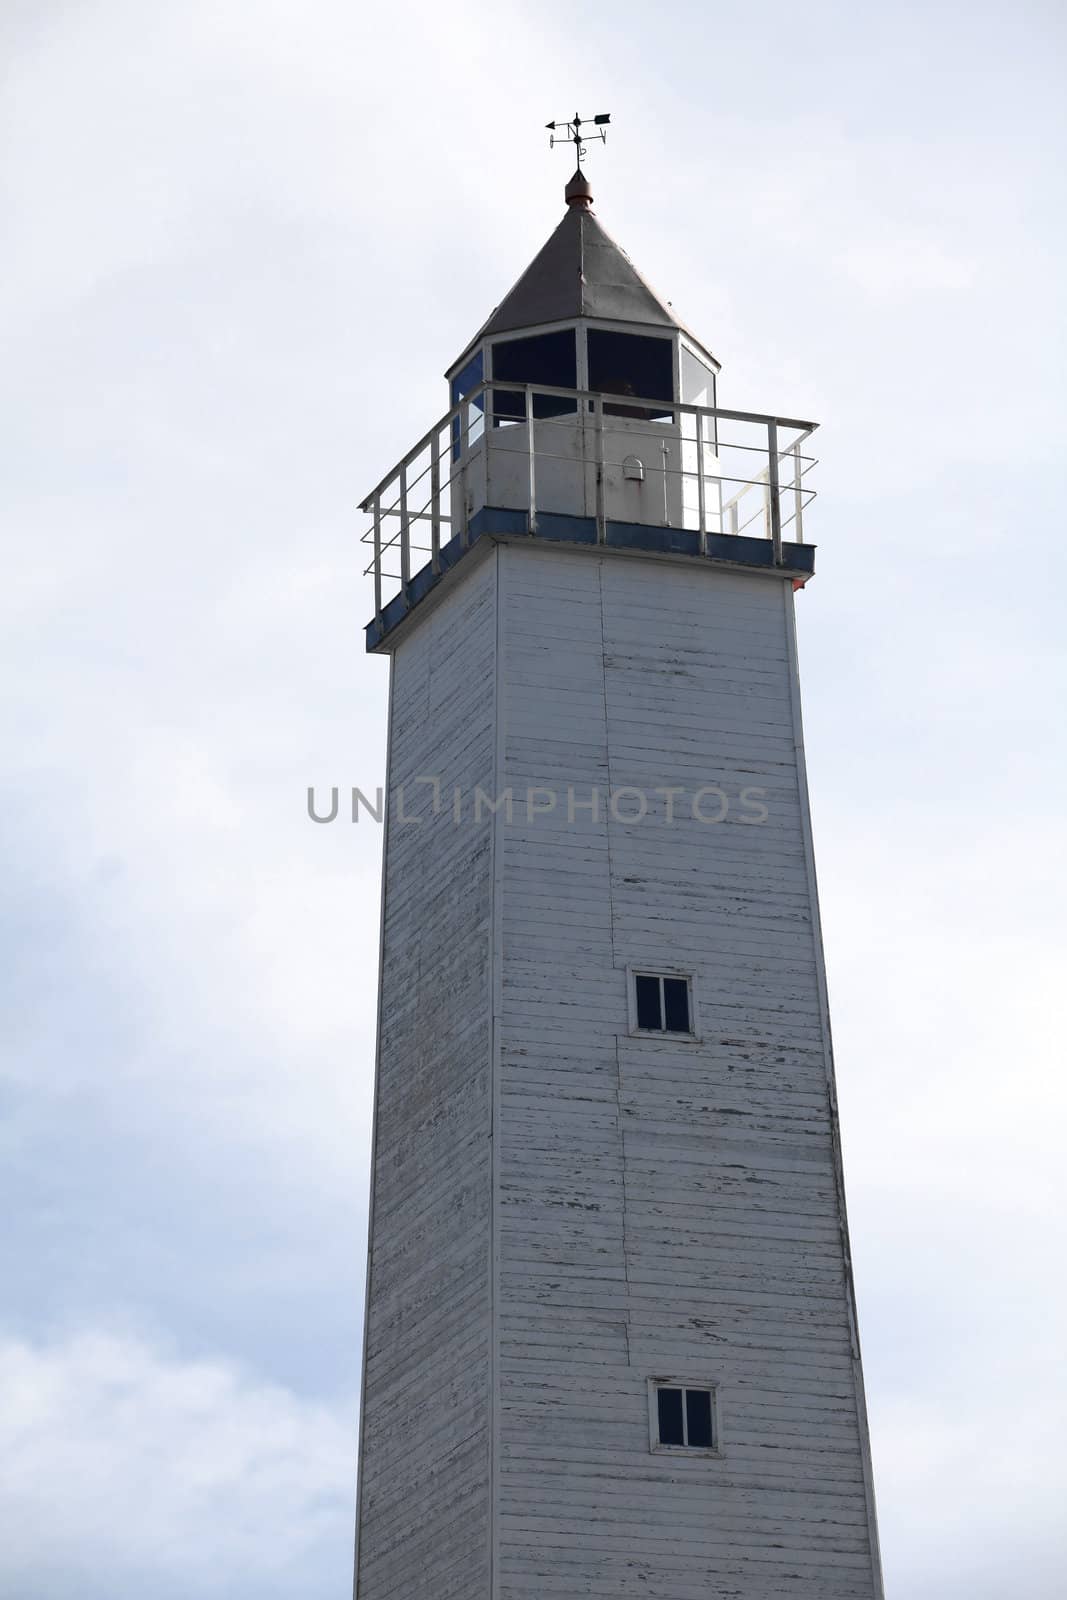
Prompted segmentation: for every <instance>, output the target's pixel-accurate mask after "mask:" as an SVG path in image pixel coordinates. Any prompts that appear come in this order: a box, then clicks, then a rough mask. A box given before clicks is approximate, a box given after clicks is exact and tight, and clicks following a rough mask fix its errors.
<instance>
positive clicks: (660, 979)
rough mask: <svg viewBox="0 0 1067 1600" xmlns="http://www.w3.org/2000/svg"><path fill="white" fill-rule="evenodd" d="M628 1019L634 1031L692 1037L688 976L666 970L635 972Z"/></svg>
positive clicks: (691, 1007) (691, 1011) (691, 999)
mask: <svg viewBox="0 0 1067 1600" xmlns="http://www.w3.org/2000/svg"><path fill="white" fill-rule="evenodd" d="M631 1022H632V1027H633V1028H634V1029H635V1030H636V1031H637V1032H638V1033H676V1034H684V1035H685V1036H686V1037H687V1038H692V1036H693V1032H694V1029H693V996H692V980H691V979H690V978H687V977H675V976H671V975H670V974H669V973H660V972H635V973H634V975H633V1010H632V1018H631Z"/></svg>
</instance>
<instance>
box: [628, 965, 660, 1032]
mask: <svg viewBox="0 0 1067 1600" xmlns="http://www.w3.org/2000/svg"><path fill="white" fill-rule="evenodd" d="M661 983H662V979H660V978H652V977H645V976H644V975H643V974H639V975H638V976H637V977H636V978H635V979H634V988H635V989H636V991H637V1026H638V1027H639V1028H648V1029H649V1030H650V1031H652V1030H653V1029H656V1030H658V1029H661V1028H662V1027H663V1008H662V1005H661V998H660V996H661Z"/></svg>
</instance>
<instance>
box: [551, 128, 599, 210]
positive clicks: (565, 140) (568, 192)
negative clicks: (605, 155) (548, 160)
mask: <svg viewBox="0 0 1067 1600" xmlns="http://www.w3.org/2000/svg"><path fill="white" fill-rule="evenodd" d="M610 121H611V113H610V112H609V111H602V112H600V113H599V115H598V116H595V117H582V116H579V114H578V112H577V111H576V112H575V113H574V116H573V117H572V118H571V120H570V121H569V122H547V123H546V124H545V126H546V128H547V129H548V133H549V140H548V143H549V146H552V145H556V144H572V145H574V147H575V149H576V150H577V152H578V169H577V171H576V172H575V174H574V177H573V178H572V179H571V181H570V183H568V185H567V187H566V188H565V189H564V191H563V195H564V198H565V200H566V202H567V204H568V205H569V206H576V207H577V208H578V210H579V211H588V210H589V207H590V206H591V205H592V204H593V191H592V189H591V188H590V187H589V179H588V178H587V177H586V175H585V173H584V172H583V171H582V161H583V159H584V157H585V146H586V141H587V140H588V139H601V140H603V142H604V144H607V142H608V128H607V125H608V123H609V122H610ZM583 127H586V128H589V127H591V128H592V129H593V132H592V133H583V132H582V128H583ZM557 128H558V129H560V132H559V133H557V132H556V129H557Z"/></svg>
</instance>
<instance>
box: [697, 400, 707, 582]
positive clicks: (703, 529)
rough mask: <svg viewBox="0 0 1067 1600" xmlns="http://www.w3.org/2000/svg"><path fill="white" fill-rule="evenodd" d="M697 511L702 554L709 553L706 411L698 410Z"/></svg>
mask: <svg viewBox="0 0 1067 1600" xmlns="http://www.w3.org/2000/svg"><path fill="white" fill-rule="evenodd" d="M697 513H698V516H699V518H700V521H699V527H700V554H701V555H702V556H706V555H707V553H708V524H707V517H706V514H705V506H704V413H703V411H698V412H697Z"/></svg>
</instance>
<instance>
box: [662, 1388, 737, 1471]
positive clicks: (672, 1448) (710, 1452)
mask: <svg viewBox="0 0 1067 1600" xmlns="http://www.w3.org/2000/svg"><path fill="white" fill-rule="evenodd" d="M719 1387H720V1386H719V1384H718V1382H717V1381H714V1380H711V1379H708V1378H701V1379H700V1380H699V1381H698V1380H697V1379H695V1378H649V1379H648V1448H649V1451H650V1453H651V1454H652V1455H664V1456H695V1457H698V1458H699V1457H704V1459H705V1460H721V1458H722V1456H723V1455H724V1453H725V1452H724V1451H723V1442H722V1409H721V1406H720V1403H719ZM661 1389H680V1390H681V1391H682V1427H683V1430H684V1429H685V1428H686V1426H687V1421H686V1416H687V1407H686V1403H685V1392H686V1390H687V1389H696V1390H699V1392H700V1393H701V1394H707V1395H710V1397H711V1441H712V1442H711V1444H710V1445H699V1444H662V1443H661V1442H660V1436H659V1391H660V1390H661Z"/></svg>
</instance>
